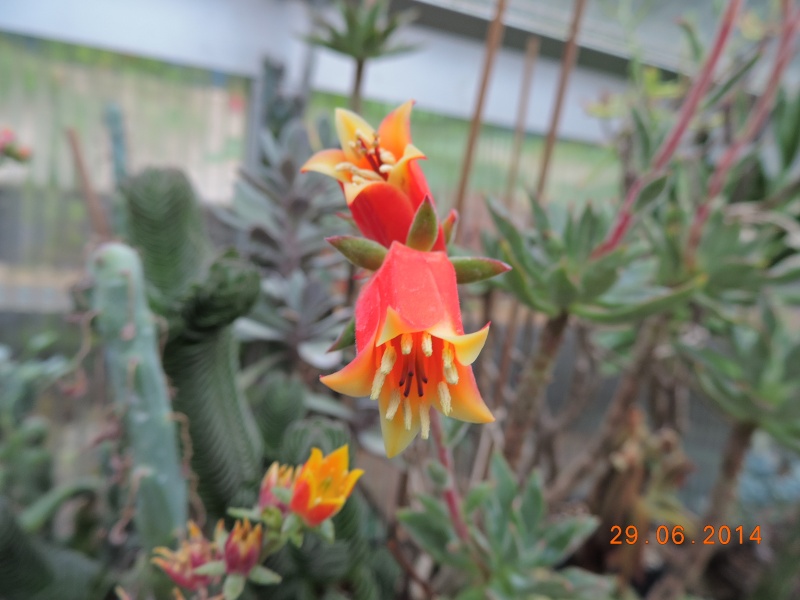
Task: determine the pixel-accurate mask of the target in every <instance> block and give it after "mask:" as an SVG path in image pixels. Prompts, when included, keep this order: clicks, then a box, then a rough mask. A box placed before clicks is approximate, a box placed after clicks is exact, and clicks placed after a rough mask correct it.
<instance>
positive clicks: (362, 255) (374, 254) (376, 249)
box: [325, 235, 387, 271]
mask: <svg viewBox="0 0 800 600" xmlns="http://www.w3.org/2000/svg"><path fill="white" fill-rule="evenodd" d="M325 239H326V241H327V242H328V243H329V244H330V245H331V246H333V247H334V248H336V249H337V250H338V251H339V252H341V253H342V255H343V256H344V257H345V258H346V259H347V260H349V261H350V262H351V263H353V264H354V265H356V266H357V267H361V268H363V269H369V270H370V271H377V270H378V269H380V268H381V265H382V264H383V259H385V258H386V252H387V250H386V248H384V247H383V246H381V245H380V244H379V243H378V242H373V241H372V240H368V239H366V238H361V237H355V236H352V235H337V236H334V237H329V238H325Z"/></svg>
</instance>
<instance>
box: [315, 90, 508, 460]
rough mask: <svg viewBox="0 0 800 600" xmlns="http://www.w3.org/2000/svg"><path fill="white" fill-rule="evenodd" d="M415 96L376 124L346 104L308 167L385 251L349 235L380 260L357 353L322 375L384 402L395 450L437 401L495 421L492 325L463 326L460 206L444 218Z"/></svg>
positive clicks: (363, 305) (425, 431)
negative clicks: (414, 116)
mask: <svg viewBox="0 0 800 600" xmlns="http://www.w3.org/2000/svg"><path fill="white" fill-rule="evenodd" d="M412 105H413V102H411V101H409V102H406V103H405V104H403V105H402V106H400V107H399V108H397V109H395V110H394V111H393V112H391V113H390V114H389V115H388V116H387V117H386V118H385V119H384V120H383V122H382V123H381V124H380V126H379V127H378V129H377V131H376V130H374V129H373V128H372V127H371V126H370V125H369V124H368V123H367V122H366V121H365V120H364V119H362V118H361V117H360V116H358V115H356V114H354V113H352V112H350V111H347V110H344V109H338V110H337V111H336V116H335V119H336V131H337V133H338V136H339V141H340V144H341V149H334V150H323V151H321V152H318V153H317V154H315V155H314V156H313V157H311V159H310V160H309V161H308V162H307V163H306V164H305V165H304V167H303V170H304V171H316V172H319V173H324V174H326V175H330V176H331V177H334V178H336V179H337V180H338V181H339V182H340V184H341V187H342V191H343V192H344V196H345V200H346V202H347V205H348V207H349V208H350V211H351V213H352V216H353V220H354V221H355V223H356V225H357V227H358V228H359V230H360V231H361V233H362V235H363V236H364V237H365V238H366V239H368V240H372V241H373V242H377V244H380V246H382V247H383V248H384V249H385V250H386V251H385V252H383V253H382V252H381V251H378V252H376V251H375V250H374V249H373V248H371V247H368V246H366V245H363V244H362V245H361V246H357V245H354V244H350V247H355V248H356V249H355V251H351V252H350V253H349V255H348V254H347V253H345V254H346V256H347V257H348V258H349V259H350V260H352V261H353V262H355V263H356V264H360V266H365V267H367V266H374V265H376V263H379V266H378V268H377V270H376V271H375V273H374V274H373V275H372V276H371V278H370V279H369V281H368V282H367V283H366V284H365V285H364V287H363V289H362V290H361V293H360V295H359V297H358V299H357V300H356V306H355V344H356V352H357V355H356V358H355V359H354V360H353V361H352V362H351V363H349V364H348V365H347V366H345V367H344V368H343V369H341V370H340V371H338V372H336V373H332V374H330V375H326V376H324V377H322V378H321V380H322V382H323V383H324V384H325V385H327V386H328V387H330V388H331V389H333V390H335V391H337V392H339V393H341V394H345V395H348V396H356V397H362V396H369V397H370V398H371V399H372V400H376V401H377V402H378V405H379V408H380V415H381V420H380V422H381V430H382V432H383V438H384V445H385V449H386V454H387V456H389V457H392V456H395V455H397V454H399V453H400V452H402V451H403V450H404V449H405V448H406V447H407V446H408V445H409V444H410V443H411V441H412V440H413V439H414V438H415V437H416V435H417V434H418V433H421V435H422V437H423V438H427V437H428V435H429V432H430V430H431V413H430V411H431V410H437V411H439V412H440V413H442V414H444V415H445V416H450V417H453V418H456V419H460V420H462V421H468V422H472V423H488V422H490V421H493V420H494V417H493V416H492V414H491V413H490V412H489V409H488V408H487V407H486V404H485V403H484V401H483V399H482V398H481V395H480V392H479V391H478V388H477V385H476V383H475V377H474V375H473V373H472V367H471V366H470V365H471V364H472V362H473V361H474V360H475V359H476V358H477V356H478V354H479V353H480V351H481V349H482V348H483V345H484V343H485V341H486V336H487V334H488V327H489V326H488V324H487V325H486V326H485V327H484V328H483V329H481V330H480V331H478V332H475V333H471V334H465V333H464V327H463V324H462V320H461V309H460V305H459V297H458V289H457V283H458V276H457V272H456V269H455V267H454V266H453V264H452V263H451V261H450V260H449V259H448V257H447V252H446V244H447V241H448V240H447V238H448V234H449V233H450V232H451V230H452V229H451V228H452V224H453V222H454V220H455V215H451V216H450V217H449V218H448V220H446V221H445V223H444V227H443V226H442V224H440V223H439V221H438V219H437V218H436V214H435V208H434V203H433V198H432V196H431V193H430V189H429V187H428V184H427V182H426V180H425V177H424V175H423V173H422V169H421V168H420V167H419V165H418V162H417V161H418V160H419V159H423V158H425V155H424V154H423V153H422V152H421V151H420V150H419V149H417V148H416V147H415V146H414V145H413V144H412V143H411V125H410V114H411V108H412ZM337 241H341V240H340V239H339V238H337ZM332 243H333V242H332ZM334 245H336V244H334ZM337 247H338V246H337ZM359 252H361V253H362V255H363V260H362V261H359ZM367 254H368V255H369V256H367ZM377 255H379V259H376V256H377ZM473 260H474V261H481V260H484V259H473ZM506 269H507V267H506V266H505V265H502V268H501V269H500V270H496V271H495V272H493V273H491V275H493V274H497V273H499V272H502V271H503V270H506ZM491 275H487V277H488V276H491Z"/></svg>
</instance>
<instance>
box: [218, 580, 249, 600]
mask: <svg viewBox="0 0 800 600" xmlns="http://www.w3.org/2000/svg"><path fill="white" fill-rule="evenodd" d="M245 583H247V579H246V578H245V576H244V575H239V574H234V575H228V576H227V577H226V578H225V584H224V585H223V586H222V595H223V596H224V597H225V600H236V599H237V598H238V597H239V596H241V595H242V592H244V584H245Z"/></svg>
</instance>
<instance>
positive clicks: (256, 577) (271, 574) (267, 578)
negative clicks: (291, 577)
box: [247, 565, 282, 585]
mask: <svg viewBox="0 0 800 600" xmlns="http://www.w3.org/2000/svg"><path fill="white" fill-rule="evenodd" d="M247 578H248V579H249V580H250V581H252V582H253V583H256V584H258V585H275V584H276V583H280V582H281V579H282V578H281V576H280V575H278V574H277V573H276V572H275V571H273V570H272V569H268V568H267V567H264V566H262V565H256V566H255V567H253V569H252V570H251V571H250V573H248V574H247Z"/></svg>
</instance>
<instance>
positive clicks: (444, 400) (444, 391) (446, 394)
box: [436, 381, 453, 417]
mask: <svg viewBox="0 0 800 600" xmlns="http://www.w3.org/2000/svg"><path fill="white" fill-rule="evenodd" d="M436 391H438V392H439V404H440V406H441V407H442V414H444V416H445V417H447V416H450V413H451V412H452V410H453V400H452V398H451V397H450V388H449V387H447V384H446V383H445V382H444V381H440V382H439V385H438V386H437V389H436Z"/></svg>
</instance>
